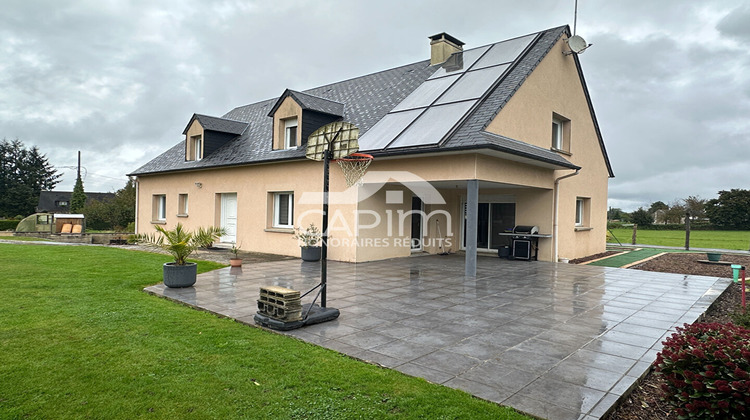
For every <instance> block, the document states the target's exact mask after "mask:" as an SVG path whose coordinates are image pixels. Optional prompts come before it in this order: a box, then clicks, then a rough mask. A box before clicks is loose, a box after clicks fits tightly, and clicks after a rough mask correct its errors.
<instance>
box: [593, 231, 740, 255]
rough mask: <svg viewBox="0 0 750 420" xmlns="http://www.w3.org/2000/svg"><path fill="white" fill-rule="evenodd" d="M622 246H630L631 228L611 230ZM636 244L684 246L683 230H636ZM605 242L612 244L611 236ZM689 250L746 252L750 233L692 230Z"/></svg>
mask: <svg viewBox="0 0 750 420" xmlns="http://www.w3.org/2000/svg"><path fill="white" fill-rule="evenodd" d="M611 232H612V233H614V236H615V237H616V238H617V239H619V240H620V243H622V244H630V243H631V239H632V237H633V229H632V228H619V229H611ZM637 234H638V237H637V240H636V242H637V243H638V244H641V245H660V246H674V247H684V246H685V231H684V230H646V229H638V232H637ZM607 242H614V243H616V242H617V241H615V240H614V238H613V237H612V235H611V234H609V235H608V238H607ZM690 247H691V248H715V249H733V250H740V251H747V250H748V249H750V231H747V230H743V231H737V230H693V231H691V232H690Z"/></svg>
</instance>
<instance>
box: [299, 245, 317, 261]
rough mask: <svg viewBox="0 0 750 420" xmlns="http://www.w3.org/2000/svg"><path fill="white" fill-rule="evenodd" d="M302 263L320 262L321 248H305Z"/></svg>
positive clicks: (303, 248)
mask: <svg viewBox="0 0 750 420" xmlns="http://www.w3.org/2000/svg"><path fill="white" fill-rule="evenodd" d="M300 249H301V250H302V261H320V256H321V248H320V247H319V246H303V247H300Z"/></svg>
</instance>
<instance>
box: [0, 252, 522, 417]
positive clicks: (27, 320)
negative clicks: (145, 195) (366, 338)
mask: <svg viewBox="0 0 750 420" xmlns="http://www.w3.org/2000/svg"><path fill="white" fill-rule="evenodd" d="M167 260H168V257H166V256H163V255H157V254H150V253H145V252H137V251H129V250H121V249H113V248H105V247H67V246H55V247H49V246H39V245H32V244H27V245H21V244H0V266H1V267H2V272H3V274H2V275H1V276H0V290H2V300H0V349H2V350H0V419H16V418H17V419H21V418H24V419H26V418H31V419H52V418H54V419H79V418H96V419H132V418H150V419H151V418H153V419H175V418H177V419H185V418H187V419H191V418H195V419H208V418H211V419H235V418H249V419H256V418H257V419H269V418H277V419H332V418H337V419H338V418H342V419H348V418H365V419H369V418H425V419H456V418H467V419H468V418H471V419H474V418H478V419H481V418H485V419H526V418H527V417H524V416H521V415H520V414H518V413H516V412H515V411H513V410H511V409H508V408H505V407H500V406H498V405H495V404H491V403H489V402H486V401H482V400H479V399H476V398H473V397H472V396H470V395H469V394H466V393H464V392H461V391H456V390H453V389H450V388H446V387H443V386H440V385H434V384H431V383H428V382H427V381H425V380H422V379H419V378H413V377H410V376H406V375H403V374H401V373H399V372H396V371H393V370H389V369H383V368H380V367H377V366H373V365H369V364H366V363H363V362H360V361H357V360H354V359H351V358H349V357H347V356H344V355H341V354H339V353H336V352H334V351H330V350H327V349H324V348H322V347H318V346H314V345H312V344H308V343H305V342H302V341H299V340H296V339H293V338H289V337H285V336H282V335H279V334H274V333H269V332H266V331H263V330H260V329H257V328H253V327H250V326H247V325H243V324H239V323H237V322H234V321H232V320H230V319H226V318H219V317H217V316H215V315H212V314H210V313H207V312H202V311H198V310H195V309H192V308H189V307H187V306H183V305H180V304H177V303H174V302H171V301H168V300H166V299H162V298H158V297H155V296H151V295H148V294H146V293H144V292H143V291H142V288H143V287H144V286H147V285H150V284H155V283H158V282H159V281H160V278H161V265H162V263H164V262H166V261H167ZM218 267H219V265H218V264H215V263H210V262H200V264H199V270H200V271H201V272H203V271H207V270H211V269H215V268H218Z"/></svg>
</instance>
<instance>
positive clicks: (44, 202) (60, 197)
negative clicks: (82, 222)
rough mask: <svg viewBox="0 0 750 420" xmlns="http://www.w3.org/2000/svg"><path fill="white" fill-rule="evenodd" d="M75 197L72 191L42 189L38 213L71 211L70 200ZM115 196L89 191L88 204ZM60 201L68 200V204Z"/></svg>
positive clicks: (37, 207) (87, 195) (87, 194)
mask: <svg viewBox="0 0 750 420" xmlns="http://www.w3.org/2000/svg"><path fill="white" fill-rule="evenodd" d="M72 197H73V192H72V191H42V192H40V193H39V203H38V204H37V206H36V211H37V213H43V212H47V213H70V202H71V200H72ZM113 198H115V193H100V192H87V193H86V204H89V203H91V201H107V200H111V199H113ZM60 201H67V202H68V205H67V206H59V205H57V203H58V202H60Z"/></svg>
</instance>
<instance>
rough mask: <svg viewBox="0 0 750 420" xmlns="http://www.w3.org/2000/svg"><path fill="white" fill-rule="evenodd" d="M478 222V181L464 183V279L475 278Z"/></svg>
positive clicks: (472, 180)
mask: <svg viewBox="0 0 750 420" xmlns="http://www.w3.org/2000/svg"><path fill="white" fill-rule="evenodd" d="M478 220H479V181H478V180H476V179H471V180H469V181H466V266H465V272H464V275H465V276H466V277H476V276H477V223H478Z"/></svg>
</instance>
